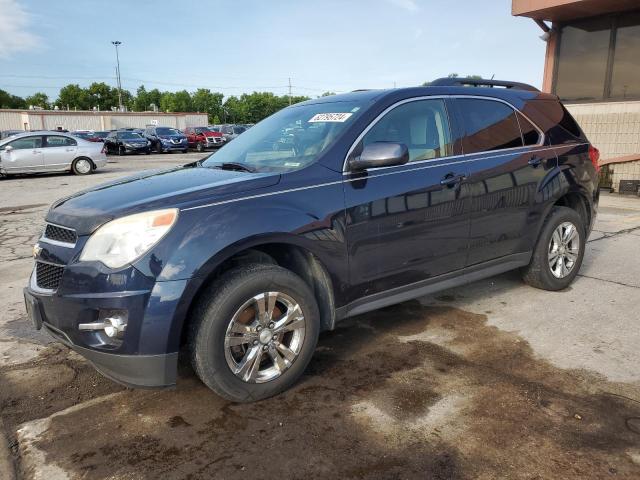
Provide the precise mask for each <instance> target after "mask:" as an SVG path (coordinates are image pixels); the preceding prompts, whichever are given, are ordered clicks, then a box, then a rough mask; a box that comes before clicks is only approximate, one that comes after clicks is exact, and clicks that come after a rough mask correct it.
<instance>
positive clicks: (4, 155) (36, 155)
mask: <svg viewBox="0 0 640 480" xmlns="http://www.w3.org/2000/svg"><path fill="white" fill-rule="evenodd" d="M7 147H10V148H7ZM1 148H2V150H0V163H1V164H2V169H3V170H4V171H5V172H6V173H20V172H29V171H40V170H42V167H43V158H44V157H43V153H42V151H43V148H42V137H41V136H29V137H23V138H17V139H16V140H14V141H12V142H9V143H8V144H6V145H4V146H3V147H1Z"/></svg>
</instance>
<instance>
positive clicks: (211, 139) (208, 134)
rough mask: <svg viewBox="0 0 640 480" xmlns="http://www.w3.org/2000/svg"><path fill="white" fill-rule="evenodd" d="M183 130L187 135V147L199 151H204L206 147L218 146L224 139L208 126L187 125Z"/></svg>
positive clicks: (222, 143) (223, 142)
mask: <svg viewBox="0 0 640 480" xmlns="http://www.w3.org/2000/svg"><path fill="white" fill-rule="evenodd" d="M183 132H184V134H185V135H186V136H187V143H188V144H189V147H190V148H195V149H196V150H197V151H199V152H204V151H205V150H206V149H207V148H220V147H221V146H222V145H224V144H225V141H226V140H225V138H224V136H223V135H222V134H221V133H220V132H214V131H213V130H210V129H209V128H208V127H187V128H185V129H184V130H183Z"/></svg>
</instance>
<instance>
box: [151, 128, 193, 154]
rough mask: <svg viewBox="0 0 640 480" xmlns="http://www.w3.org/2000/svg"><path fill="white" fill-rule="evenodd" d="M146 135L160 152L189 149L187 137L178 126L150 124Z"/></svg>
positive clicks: (185, 150)
mask: <svg viewBox="0 0 640 480" xmlns="http://www.w3.org/2000/svg"><path fill="white" fill-rule="evenodd" d="M144 136H145V137H146V138H147V140H149V141H150V142H151V148H153V149H154V150H155V151H156V152H158V153H166V152H171V151H173V150H179V151H181V152H182V153H187V151H188V146H189V145H188V143H187V137H186V136H185V134H184V133H182V132H181V131H180V130H178V129H176V128H171V127H156V126H149V127H147V129H146V130H145V131H144Z"/></svg>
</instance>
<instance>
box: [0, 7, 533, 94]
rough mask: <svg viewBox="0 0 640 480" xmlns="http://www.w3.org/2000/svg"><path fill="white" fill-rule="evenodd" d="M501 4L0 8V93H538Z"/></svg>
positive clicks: (522, 28)
mask: <svg viewBox="0 0 640 480" xmlns="http://www.w3.org/2000/svg"><path fill="white" fill-rule="evenodd" d="M540 33H541V32H540V29H539V27H538V26H537V25H536V24H535V23H534V22H533V21H532V20H530V19H525V18H518V17H512V16H511V0H366V1H365V0H343V1H337V0H321V1H320V0H298V1H294V0H270V1H264V0H263V1H260V0H235V1H219V0H215V1H214V0H197V1H194V0H155V1H154V0H109V1H104V0H103V1H98V0H56V1H52V0H0V89H3V90H6V91H8V92H10V93H12V94H15V95H20V96H26V95H30V94H32V93H34V92H36V91H43V92H45V93H46V94H47V95H49V97H50V99H51V100H53V99H55V98H56V96H57V93H58V91H59V89H60V87H62V86H64V85H66V84H69V83H78V84H80V85H81V86H87V85H89V84H90V83H91V82H94V81H98V82H100V81H103V82H106V83H109V84H111V85H114V86H115V63H116V62H115V49H114V46H113V45H112V44H111V41H113V40H119V41H121V42H122V45H121V47H120V69H121V76H122V85H123V88H126V89H129V90H131V91H132V92H135V89H136V88H137V87H138V86H139V85H141V84H144V85H145V87H146V88H147V89H151V88H159V89H160V90H172V91H176V90H182V89H186V90H189V91H193V90H195V89H196V88H209V89H211V90H213V91H220V92H222V93H224V94H225V95H226V96H229V95H240V94H242V93H245V92H247V93H250V92H252V91H272V92H274V93H276V94H279V95H282V94H286V93H287V92H288V88H289V87H288V83H289V78H291V84H292V93H293V94H294V95H307V96H310V97H315V96H319V95H320V94H322V93H323V92H326V91H333V92H336V93H340V92H346V91H351V90H354V89H357V88H392V87H393V86H394V85H395V86H397V87H403V86H414V85H419V84H421V83H423V82H424V81H428V80H433V79H435V78H438V77H442V76H446V75H448V74H450V73H458V74H459V75H460V76H465V75H482V76H483V77H485V78H491V76H492V75H495V78H496V79H503V80H516V81H522V82H526V83H530V84H532V85H535V86H537V87H540V86H541V83H542V72H543V62H544V50H545V43H544V42H543V41H542V40H540V39H539V38H538V37H539V35H540Z"/></svg>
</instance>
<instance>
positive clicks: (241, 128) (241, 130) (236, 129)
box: [233, 127, 247, 135]
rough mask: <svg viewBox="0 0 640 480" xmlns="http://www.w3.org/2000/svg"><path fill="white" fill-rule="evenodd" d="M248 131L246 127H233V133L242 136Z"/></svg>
mask: <svg viewBox="0 0 640 480" xmlns="http://www.w3.org/2000/svg"><path fill="white" fill-rule="evenodd" d="M246 130H247V129H246V128H244V127H233V133H235V134H237V135H240V134H241V133H242V132H244V131H246Z"/></svg>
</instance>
